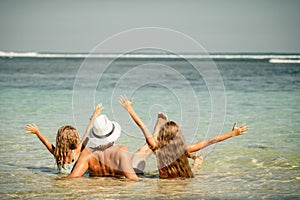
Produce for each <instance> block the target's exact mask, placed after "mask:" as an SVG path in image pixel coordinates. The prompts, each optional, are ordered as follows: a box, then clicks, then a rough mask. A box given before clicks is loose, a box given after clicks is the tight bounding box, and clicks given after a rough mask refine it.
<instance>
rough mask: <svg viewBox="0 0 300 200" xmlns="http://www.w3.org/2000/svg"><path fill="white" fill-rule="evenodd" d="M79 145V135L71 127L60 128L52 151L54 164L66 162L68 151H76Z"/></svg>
mask: <svg viewBox="0 0 300 200" xmlns="http://www.w3.org/2000/svg"><path fill="white" fill-rule="evenodd" d="M79 143H80V138H79V133H78V131H77V129H76V128H74V127H73V126H62V127H60V128H59V129H58V131H57V135H56V147H55V150H54V157H55V158H56V163H57V164H58V165H59V164H60V163H62V162H64V161H65V160H66V157H67V155H68V151H70V150H73V149H76V148H77V146H78V144H79Z"/></svg>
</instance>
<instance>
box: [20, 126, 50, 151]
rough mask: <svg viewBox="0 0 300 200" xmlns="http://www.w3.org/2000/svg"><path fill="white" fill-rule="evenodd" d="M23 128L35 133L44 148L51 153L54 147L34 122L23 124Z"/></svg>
mask: <svg viewBox="0 0 300 200" xmlns="http://www.w3.org/2000/svg"><path fill="white" fill-rule="evenodd" d="M25 129H26V130H27V131H28V132H27V133H30V134H35V135H36V136H37V137H38V138H39V139H40V141H41V142H42V143H43V144H44V145H45V146H46V148H47V149H48V150H49V151H50V153H52V154H53V152H54V147H53V145H52V143H50V142H49V141H48V139H47V138H46V137H45V136H44V135H43V134H42V133H41V132H40V130H39V128H38V126H37V125H36V124H28V125H26V126H25Z"/></svg>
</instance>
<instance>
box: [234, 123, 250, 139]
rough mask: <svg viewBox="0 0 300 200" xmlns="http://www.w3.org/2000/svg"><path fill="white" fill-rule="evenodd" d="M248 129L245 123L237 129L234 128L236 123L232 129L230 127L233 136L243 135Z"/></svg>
mask: <svg viewBox="0 0 300 200" xmlns="http://www.w3.org/2000/svg"><path fill="white" fill-rule="evenodd" d="M248 129H249V127H248V126H246V124H245V123H243V124H242V125H241V126H240V127H237V126H236V122H235V123H234V124H233V127H232V131H233V133H234V135H235V136H237V135H242V134H244V133H247V130H248Z"/></svg>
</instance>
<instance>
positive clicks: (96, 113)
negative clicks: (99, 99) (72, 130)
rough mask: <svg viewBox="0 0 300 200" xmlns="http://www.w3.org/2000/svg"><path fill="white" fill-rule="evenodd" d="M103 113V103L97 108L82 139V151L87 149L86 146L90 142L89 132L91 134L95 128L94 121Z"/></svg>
mask: <svg viewBox="0 0 300 200" xmlns="http://www.w3.org/2000/svg"><path fill="white" fill-rule="evenodd" d="M101 111H102V103H99V104H98V105H97V106H96V108H95V110H94V112H93V114H92V115H91V117H90V122H89V124H88V126H87V127H86V131H85V133H84V135H83V137H82V139H81V144H82V146H81V151H82V150H83V149H84V148H85V147H86V145H87V143H88V141H89V139H88V135H89V132H90V130H91V128H93V124H94V121H95V119H96V118H97V117H98V116H99V115H100V113H101Z"/></svg>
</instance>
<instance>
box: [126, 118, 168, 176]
mask: <svg viewBox="0 0 300 200" xmlns="http://www.w3.org/2000/svg"><path fill="white" fill-rule="evenodd" d="M167 121H168V117H167V115H165V114H164V113H162V112H159V113H158V115H157V121H156V124H155V127H154V132H153V136H154V137H155V138H157V135H158V133H159V130H160V129H161V127H162V126H163V125H164V124H165V123H166V122H167ZM152 153H153V152H152V150H151V149H150V148H149V146H148V144H147V143H146V144H145V145H143V146H142V147H140V148H139V149H138V150H137V151H136V152H135V154H134V155H133V156H132V160H131V161H132V166H133V167H134V168H136V169H138V170H139V171H140V172H142V171H144V170H145V167H146V160H147V158H148V157H149V156H150V155H151V154H152Z"/></svg>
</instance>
